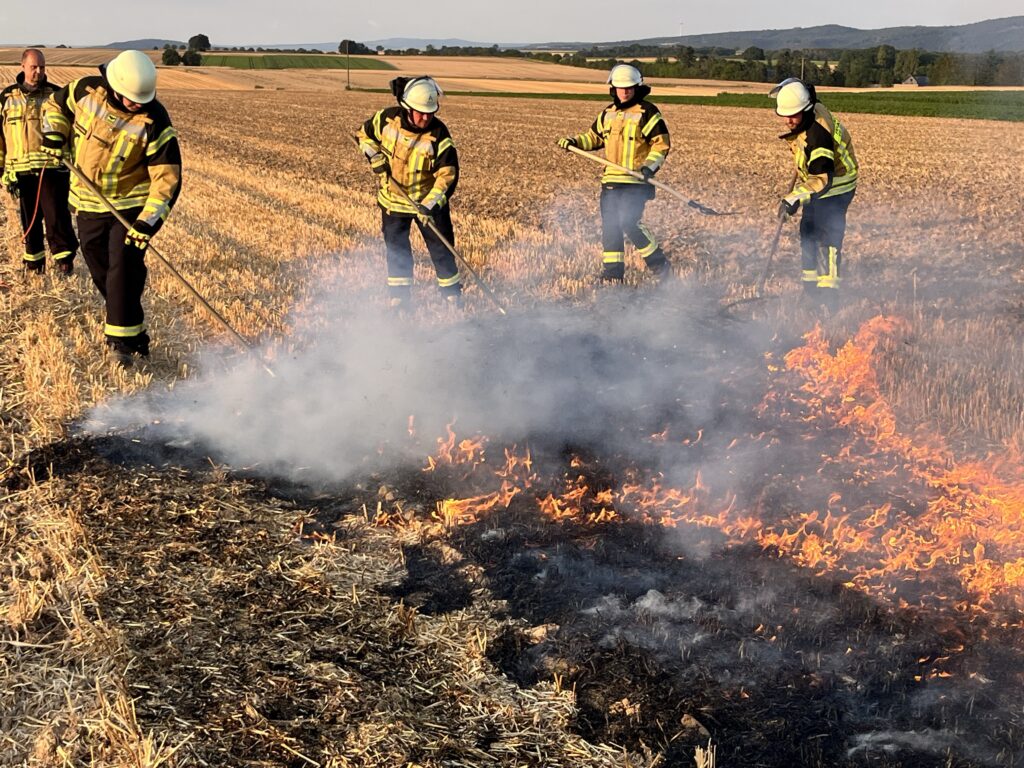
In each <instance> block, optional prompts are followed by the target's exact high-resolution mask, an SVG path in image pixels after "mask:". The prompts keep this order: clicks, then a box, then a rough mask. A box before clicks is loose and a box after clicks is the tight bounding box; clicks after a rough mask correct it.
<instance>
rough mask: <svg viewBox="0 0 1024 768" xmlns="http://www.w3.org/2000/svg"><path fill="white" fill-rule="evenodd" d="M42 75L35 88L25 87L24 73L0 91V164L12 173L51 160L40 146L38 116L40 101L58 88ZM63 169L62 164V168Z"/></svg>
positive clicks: (42, 102)
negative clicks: (32, 89)
mask: <svg viewBox="0 0 1024 768" xmlns="http://www.w3.org/2000/svg"><path fill="white" fill-rule="evenodd" d="M57 90H58V88H57V86H56V85H53V84H52V83H50V82H48V81H47V80H46V77H45V76H44V77H43V78H42V79H41V80H40V82H39V85H38V87H37V88H36V89H35V90H34V91H30V90H28V89H27V88H25V73H24V72H19V73H18V80H17V82H16V83H13V84H12V85H9V86H7V87H6V88H5V89H4V90H3V92H0V168H2V169H4V170H6V171H13V172H15V173H29V172H32V171H38V170H39V169H40V168H43V167H44V166H46V165H47V164H48V163H49V164H50V165H51V166H52V165H53V161H52V160H50V159H49V158H48V157H47V156H46V155H45V154H44V153H42V152H40V151H39V147H40V146H42V136H41V135H40V116H41V115H42V110H43V104H44V103H45V102H46V100H47V99H49V98H50V96H51V95H52V94H53V93H54V92H55V91H57ZM61 170H63V168H62V169H61Z"/></svg>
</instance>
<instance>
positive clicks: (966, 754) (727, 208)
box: [0, 90, 1024, 768]
mask: <svg viewBox="0 0 1024 768" xmlns="http://www.w3.org/2000/svg"><path fill="white" fill-rule="evenodd" d="M164 101H165V102H166V104H167V106H168V108H169V111H170V113H171V115H172V117H173V119H174V122H175V125H176V126H177V127H178V129H179V131H180V134H181V141H182V151H183V154H184V157H185V177H184V189H183V193H182V197H181V199H180V201H179V203H178V205H177V207H176V208H175V210H174V212H173V214H172V215H171V218H170V220H169V222H168V225H167V227H166V228H165V229H164V230H163V231H162V232H161V233H160V234H159V235H158V236H157V237H156V238H155V240H154V244H155V245H156V246H157V247H158V248H159V249H160V250H161V251H162V252H163V253H165V254H166V255H167V256H168V257H169V258H171V259H172V260H173V262H174V263H175V265H176V266H177V268H178V269H179V270H180V271H181V273H182V274H183V275H184V276H185V277H186V278H187V279H188V280H190V281H191V282H192V283H193V284H194V285H195V287H196V288H197V289H198V290H199V291H200V292H201V293H202V294H203V295H204V296H206V297H207V299H208V300H209V301H210V302H211V304H212V305H213V306H214V307H216V308H217V309H218V311H220V312H221V313H223V315H224V317H225V318H226V319H227V320H228V322H229V323H231V325H232V326H233V327H234V328H236V329H237V330H238V331H239V332H240V333H241V334H242V335H243V336H245V337H246V338H247V339H249V340H251V342H252V343H253V344H254V345H255V348H256V354H257V355H258V356H259V357H260V358H261V361H262V362H263V363H265V365H266V366H267V367H269V368H270V369H272V371H273V373H274V376H273V377H272V376H270V375H269V374H267V373H266V372H265V370H264V369H263V367H261V365H260V364H258V363H256V362H254V361H253V360H251V359H249V358H247V356H246V355H245V353H242V352H239V351H238V350H237V349H236V348H235V347H234V346H233V345H232V342H231V339H230V338H228V337H227V336H226V334H224V333H223V332H221V331H220V330H219V329H218V327H217V326H216V325H215V324H214V323H213V322H212V321H211V319H210V318H209V317H208V316H206V315H205V314H204V313H203V311H202V310H200V309H198V308H196V307H195V306H194V304H193V303H192V301H191V300H190V299H189V297H188V295H187V294H186V292H185V291H184V290H183V289H182V288H181V287H180V286H179V285H178V284H177V283H176V281H175V280H174V279H173V278H172V277H171V275H170V274H169V273H168V271H167V270H166V269H164V268H163V267H162V266H161V265H160V264H159V263H158V261H157V260H156V259H155V258H154V257H153V256H150V257H149V259H148V263H149V265H150V281H149V284H148V287H147V293H146V296H145V306H146V311H147V324H148V326H149V331H150V334H151V336H152V337H153V346H152V354H151V357H150V358H149V360H148V361H147V362H146V363H144V364H141V365H138V366H136V367H135V368H132V369H130V370H128V371H124V370H121V369H120V368H117V367H116V365H115V364H114V362H113V361H112V360H111V359H109V358H107V357H105V355H104V353H103V351H102V340H103V338H102V315H101V311H102V306H101V303H100V301H99V299H98V296H97V294H96V292H95V289H94V288H93V287H92V285H91V283H90V282H89V280H88V279H87V277H86V276H85V274H84V273H83V268H82V267H81V266H78V268H77V273H76V274H75V275H74V276H73V277H72V278H70V279H60V278H58V277H57V276H56V275H53V274H51V273H47V274H46V275H45V276H42V277H37V276H27V275H23V274H22V273H21V272H20V270H19V265H18V258H19V256H18V254H19V253H20V248H19V243H18V242H17V241H18V237H19V232H18V229H17V224H16V217H15V214H14V211H13V209H12V208H11V206H10V205H9V204H8V205H6V206H5V207H4V209H3V213H2V214H0V215H3V216H5V217H6V221H5V228H4V232H5V235H6V237H5V240H6V245H7V251H8V253H9V254H10V256H9V257H8V258H7V259H6V260H4V261H3V264H2V266H0V280H2V284H0V307H2V320H0V336H2V339H0V341H2V343H0V373H2V381H3V384H2V389H0V398H2V399H0V418H2V419H3V424H4V440H3V442H2V447H0V456H2V459H3V475H2V481H3V482H2V490H0V493H2V494H3V505H2V510H0V547H2V551H3V558H2V562H3V571H4V572H3V579H2V582H0V583H2V586H0V605H2V613H0V682H2V684H3V687H4V690H6V691H7V692H8V695H7V696H5V697H4V699H3V703H2V704H0V764H3V765H26V766H65V765H93V766H126V765H134V766H157V765H167V766H170V765H175V766H291V767H294V768H298V766H325V767H326V766H334V767H340V766H353V767H356V766H359V767H374V766H379V767H380V768H385V767H389V768H390V767H393V766H407V767H409V768H411V767H412V766H422V767H424V768H425V767H428V766H429V767H430V768H435V767H436V768H440V767H441V766H445V767H447V766H538V767H539V766H545V767H549V766H567V767H568V766H574V767H575V766H609V767H610V766H620V767H623V768H624V767H625V766H632V767H639V766H647V767H648V768H654V767H655V766H660V767H662V768H664V767H665V766H690V765H698V766H702V767H703V768H707V767H708V766H713V765H716V764H717V765H718V766H778V767H779V768H783V766H786V767H788V766H793V765H801V766H822V767H823V766H829V767H830V768H833V767H835V766H842V767H843V768H850V767H854V766H890V767H893V768H895V766H914V767H915V768H916V767H921V768H925V767H927V768H932V767H934V768H938V767H939V766H956V767H958V768H960V767H966V766H971V767H974V766H977V767H982V766H986V767H987V766H1019V765H1022V764H1024V723H1022V722H1021V711H1022V705H1024V693H1022V691H1024V687H1022V685H1021V682H1022V681H1021V679H1020V676H1021V671H1020V670H1021V669H1022V668H1024V666H1022V661H1024V659H1022V658H1021V655H1022V649H1024V637H1022V634H1024V620H1022V619H1024V616H1022V609H1024V604H1022V600H1021V588H1022V586H1024V527H1022V525H1021V521H1022V516H1024V484H1022V480H1021V478H1022V477H1024V472H1022V471H1021V470H1022V465H1021V452H1022V450H1024V420H1022V412H1024V385H1022V383H1021V382H1022V381H1024V377H1022V373H1024V345H1022V343H1021V342H1022V339H1024V333H1022V325H1021V324H1022V322H1024V271H1022V256H1024V252H1022V249H1024V246H1022V243H1024V221H1022V217H1021V216H1020V201H1019V193H1018V191H1017V190H1018V185H1017V184H1016V181H1017V179H1016V175H1017V174H1016V173H1015V171H1016V166H1015V165H1014V164H1013V163H1008V162H1007V160H1006V156H1005V147H1007V146H1019V145H1021V143H1022V141H1024V126H1022V125H1021V124H1019V123H999V122H980V121H978V122H971V121H956V120H937V119H928V118H916V119H914V118H896V117H878V116H870V115H849V116H844V119H845V122H846V123H847V125H848V127H849V128H850V130H851V132H852V134H853V136H854V140H855V143H856V147H857V152H858V156H859V159H860V161H861V163H862V165H863V168H864V170H863V176H862V178H863V181H862V183H861V186H860V187H859V189H858V191H857V196H856V199H855V201H854V203H853V205H852V207H851V210H850V227H849V230H848V234H847V240H846V248H845V252H846V256H847V263H846V270H845V283H844V287H843V294H844V301H843V304H842V306H841V307H840V308H839V309H838V311H836V312H834V313H831V314H827V315H823V314H822V312H821V310H820V309H819V308H817V307H815V306H810V305H807V304H805V303H804V302H802V301H801V300H800V292H799V288H798V282H797V281H798V275H799V272H798V270H799V263H798V252H799V244H798V235H797V231H796V224H795V223H791V224H789V225H787V226H786V227H785V228H784V230H783V236H782V240H781V243H780V247H779V249H778V253H777V254H776V256H775V259H774V262H773V267H772V270H771V276H770V278H769V280H768V282H767V287H766V291H765V296H764V298H763V299H761V300H756V299H757V297H756V296H755V294H756V287H757V283H758V281H759V279H760V277H761V275H762V272H763V270H764V268H765V266H766V258H767V255H768V254H767V248H768V245H769V243H770V240H771V237H772V233H773V231H774V218H773V215H774V210H775V206H776V204H777V199H778V196H779V194H780V191H781V190H782V187H783V186H784V184H785V182H786V180H787V179H788V177H789V174H790V173H791V171H790V166H789V163H790V160H789V157H788V155H787V151H786V150H785V148H784V146H783V144H782V142H780V141H778V140H777V138H776V136H777V134H778V133H779V132H781V131H780V128H779V126H778V125H777V122H778V121H777V119H776V118H775V117H774V116H773V115H772V113H771V112H770V111H769V110H767V109H766V110H764V111H763V112H762V111H759V110H742V109H727V108H712V107H684V106H670V107H666V108H665V109H664V110H663V112H664V115H665V117H666V119H667V121H668V123H669V126H670V128H671V130H672V136H673V142H674V149H673V151H672V154H671V156H670V158H669V162H668V166H667V167H666V169H665V170H664V171H663V172H662V173H661V174H659V177H658V178H659V179H662V180H663V181H665V182H666V183H669V184H672V185H674V186H676V187H677V188H678V189H679V190H681V191H682V192H683V193H684V194H685V195H687V196H689V197H692V198H693V199H695V200H697V201H699V202H700V203H702V204H704V205H707V206H710V207H712V208H714V209H716V210H717V211H720V212H725V213H729V214H732V215H727V216H717V217H716V216H701V215H699V214H698V213H697V212H696V211H694V210H693V209H692V208H689V207H687V206H685V205H681V204H679V203H678V202H677V201H675V200H674V199H673V198H672V197H670V196H667V195H664V194H661V193H659V195H658V198H657V199H656V200H655V201H653V202H652V203H650V204H649V205H648V208H647V215H646V216H645V221H646V223H647V224H648V226H649V227H650V229H651V230H652V231H653V232H654V233H655V234H656V235H657V237H658V238H659V239H660V240H661V241H662V242H663V244H664V246H665V248H666V250H667V252H668V254H669V256H670V258H671V259H672V262H673V265H674V269H675V273H676V279H675V280H674V281H672V282H670V283H668V284H666V285H661V286H658V285H655V283H654V282H653V280H652V279H651V278H650V277H649V276H648V275H646V274H644V272H643V271H642V264H641V263H640V262H639V260H638V259H637V258H636V257H635V254H632V253H631V254H630V255H629V257H628V259H629V261H628V272H627V280H626V284H625V285H624V286H621V287H608V286H597V285H595V284H594V276H595V275H596V273H597V271H598V268H599V259H600V242H599V229H600V228H599V215H598V208H597V199H598V184H597V176H598V168H597V166H596V165H592V164H591V163H588V162H586V161H585V160H583V159H580V158H576V157H574V156H571V155H569V154H566V153H563V152H562V151H560V150H558V149H557V148H556V147H555V145H554V142H555V140H556V138H557V137H558V136H561V135H563V134H565V133H569V132H576V131H579V130H582V129H583V128H584V127H586V126H587V125H589V123H590V121H591V120H592V119H593V117H594V114H595V113H596V110H597V108H598V107H597V105H596V104H594V103H592V102H587V103H585V102H557V103H553V102H547V101H542V100H528V99H522V100H519V99H501V98H488V99H470V98H460V97H450V98H448V99H447V100H446V101H445V103H444V106H443V109H442V113H441V114H442V116H443V118H444V119H445V121H446V122H447V124H448V125H449V127H450V128H451V131H452V134H453V136H454V138H455V141H456V144H457V146H458V150H459V154H460V158H461V163H462V176H461V180H460V182H459V188H458V191H457V193H456V194H455V196H454V200H453V203H452V205H453V217H454V221H455V231H456V238H457V243H456V244H457V246H458V248H459V249H460V251H461V253H462V254H463V255H464V257H465V258H466V259H467V261H468V262H469V263H470V264H471V265H472V266H473V267H474V268H475V269H476V270H477V271H478V272H479V274H480V276H481V277H482V278H483V279H484V280H485V281H486V282H487V284H488V285H489V286H490V288H491V289H492V290H493V292H494V295H495V296H496V297H497V299H498V300H499V301H500V302H501V303H502V304H503V306H504V307H505V308H506V309H507V316H501V315H499V314H498V313H497V312H496V310H495V308H494V306H493V305H492V303H491V302H490V301H489V299H488V297H487V295H485V294H484V293H483V292H482V291H481V290H480V289H479V288H478V287H477V286H476V285H474V284H473V283H472V280H469V279H467V286H468V288H467V308H466V311H465V312H464V313H458V314H456V313H453V312H452V311H449V310H448V309H447V308H446V307H443V306H442V302H441V301H440V300H439V299H438V298H437V296H436V292H435V290H434V289H433V287H432V286H431V284H430V281H431V279H432V270H431V269H430V267H429V260H428V259H427V257H426V254H425V252H424V251H423V249H422V247H421V246H420V245H419V241H418V240H416V238H415V237H414V243H416V244H417V247H416V258H417V272H416V280H417V285H416V287H415V291H414V297H415V299H416V302H417V303H416V309H415V311H414V312H413V313H412V314H411V315H409V316H401V317H394V316H392V315H391V314H389V312H388V310H387V308H386V293H385V288H384V256H383V247H382V244H381V242H380V236H379V227H380V219H379V215H378V213H377V211H376V209H375V207H374V202H373V201H374V192H373V184H374V180H373V178H372V174H371V173H370V172H369V170H368V168H367V165H366V163H365V161H364V160H363V159H362V158H361V157H360V156H359V155H358V153H357V152H356V151H355V149H354V147H353V146H352V143H351V139H350V136H351V134H352V133H353V132H354V130H355V129H356V127H357V126H358V124H359V122H361V121H362V120H363V119H365V118H366V117H368V116H369V115H370V114H371V113H372V112H373V110H375V109H377V108H380V107H382V106H385V104H386V101H385V97H384V96H382V95H380V94H361V93H358V92H334V93H332V94H330V95H329V96H325V95H324V93H322V92H316V93H312V92H311V93H301V92H293V91H270V90H267V91H255V92H254V91H250V92H248V93H232V92H214V91H199V90H195V91H180V92H179V91H168V92H166V93H165V94H164ZM304 115H306V116H308V119H303V116H304ZM79 263H80V262H79Z"/></svg>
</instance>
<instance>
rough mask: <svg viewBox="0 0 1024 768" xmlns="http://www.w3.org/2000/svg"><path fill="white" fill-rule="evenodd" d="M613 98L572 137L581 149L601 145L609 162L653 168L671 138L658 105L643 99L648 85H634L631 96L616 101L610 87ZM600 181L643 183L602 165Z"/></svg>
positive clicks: (664, 154)
mask: <svg viewBox="0 0 1024 768" xmlns="http://www.w3.org/2000/svg"><path fill="white" fill-rule="evenodd" d="M611 92H612V99H614V101H613V102H612V103H611V104H609V105H608V106H607V107H605V109H604V111H603V112H601V114H599V115H598V116H597V119H596V120H594V123H593V125H591V126H590V129H589V130H588V131H587V132H586V133H581V134H579V135H578V136H576V137H575V139H576V143H577V144H578V145H579V147H580V148H581V149H585V150H587V151H591V150H595V149H600V148H601V147H604V155H605V157H606V158H608V159H609V160H611V161H612V162H613V163H618V164H619V165H621V166H625V167H626V168H629V169H630V170H631V171H639V170H640V168H641V167H643V166H645V165H646V166H648V167H649V168H650V169H651V170H652V171H657V170H658V169H659V168H661V166H662V165H663V164H664V162H665V158H666V157H668V152H669V149H670V148H671V141H670V139H669V135H668V126H667V125H665V120H664V119H663V118H662V116H661V112H659V111H658V108H657V107H656V106H654V105H653V104H651V103H650V102H649V101H644V99H645V98H646V97H647V96H648V95H649V94H650V92H651V89H650V87H649V86H646V85H638V86H637V87H636V92H635V93H634V95H633V98H632V99H630V100H629V101H628V102H624V103H623V102H620V101H619V100H618V98H617V97H616V96H615V89H614V88H613V89H611ZM601 183H602V184H644V183H646V182H644V181H643V180H642V179H637V178H636V177H634V176H630V175H629V174H628V173H623V172H622V171H620V170H618V169H616V168H612V167H606V168H605V172H604V175H602V176H601Z"/></svg>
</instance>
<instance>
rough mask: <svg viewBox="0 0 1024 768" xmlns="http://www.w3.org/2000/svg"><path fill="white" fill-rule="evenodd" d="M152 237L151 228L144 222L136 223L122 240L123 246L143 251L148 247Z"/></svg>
mask: <svg viewBox="0 0 1024 768" xmlns="http://www.w3.org/2000/svg"><path fill="white" fill-rule="evenodd" d="M151 237H153V226H152V225H151V224H147V223H146V222H144V221H136V222H135V223H134V224H132V228H131V229H129V230H128V234H127V235H126V236H125V238H124V244H125V245H130V246H132V247H134V248H138V249H139V250H140V251H145V250H146V248H148V247H149V239H150V238H151Z"/></svg>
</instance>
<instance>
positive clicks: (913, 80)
mask: <svg viewBox="0 0 1024 768" xmlns="http://www.w3.org/2000/svg"><path fill="white" fill-rule="evenodd" d="M903 85H928V77H927V76H926V75H911V76H910V77H908V78H907V79H906V80H904V81H903Z"/></svg>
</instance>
